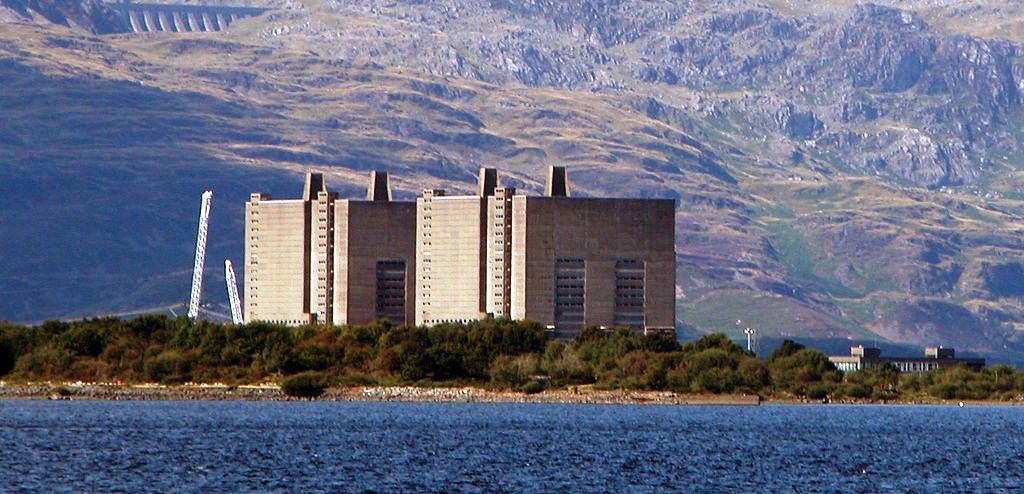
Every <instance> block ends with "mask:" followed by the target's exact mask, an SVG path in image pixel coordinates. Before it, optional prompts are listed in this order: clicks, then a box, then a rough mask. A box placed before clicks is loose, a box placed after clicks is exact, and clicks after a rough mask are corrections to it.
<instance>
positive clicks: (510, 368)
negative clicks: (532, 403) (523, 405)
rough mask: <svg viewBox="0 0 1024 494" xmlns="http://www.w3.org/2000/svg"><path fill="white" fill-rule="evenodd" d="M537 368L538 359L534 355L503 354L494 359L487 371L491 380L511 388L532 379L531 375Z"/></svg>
mask: <svg viewBox="0 0 1024 494" xmlns="http://www.w3.org/2000/svg"><path fill="white" fill-rule="evenodd" d="M536 370H537V359H536V357H535V356H533V355H520V356H518V357H511V356H508V355H502V356H500V357H498V358H496V359H494V363H493V364H491V367H490V368H489V369H488V371H487V373H488V374H490V376H491V381H493V382H494V383H497V384H501V385H505V386H508V387H511V388H515V387H518V386H522V385H523V384H525V383H526V382H527V381H529V380H530V375H531V374H533V373H534V372H535V371H536Z"/></svg>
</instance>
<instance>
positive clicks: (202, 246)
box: [188, 190, 213, 319]
mask: <svg viewBox="0 0 1024 494" xmlns="http://www.w3.org/2000/svg"><path fill="white" fill-rule="evenodd" d="M211 197H213V191H212V190H207V191H205V192H203V202H202V205H201V206H200V209H199V233H198V235H197V236H196V262H195V265H194V266H192V294H191V295H190V296H189V299H188V317H189V318H191V319H195V318H196V317H198V316H199V299H200V297H202V293H203V264H204V263H205V262H206V232H207V230H208V228H209V226H210V198H211Z"/></svg>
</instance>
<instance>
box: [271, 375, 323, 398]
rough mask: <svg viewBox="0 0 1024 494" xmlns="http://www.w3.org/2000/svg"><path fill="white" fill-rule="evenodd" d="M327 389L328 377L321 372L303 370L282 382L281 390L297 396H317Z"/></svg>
mask: <svg viewBox="0 0 1024 494" xmlns="http://www.w3.org/2000/svg"><path fill="white" fill-rule="evenodd" d="M325 390H327V377H326V376H325V375H324V374H323V373H320V372H303V373H302V374H295V375H294V376H289V377H286V378H285V379H284V381H282V382H281V391H283V392H284V394H286V395H288V396H293V397H296V398H316V397H318V396H320V395H322V394H324V391H325Z"/></svg>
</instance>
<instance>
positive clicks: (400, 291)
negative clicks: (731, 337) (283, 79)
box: [245, 167, 676, 337]
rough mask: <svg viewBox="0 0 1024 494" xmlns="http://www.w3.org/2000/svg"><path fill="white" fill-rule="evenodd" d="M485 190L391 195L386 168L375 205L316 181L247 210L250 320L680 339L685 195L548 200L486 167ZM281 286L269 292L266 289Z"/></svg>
mask: <svg viewBox="0 0 1024 494" xmlns="http://www.w3.org/2000/svg"><path fill="white" fill-rule="evenodd" d="M479 180H480V181H479V184H478V188H477V194H476V195H463V196H450V195H447V194H445V193H444V191H441V190H433V189H431V190H425V191H424V192H423V195H422V196H421V197H419V198H418V199H417V200H416V202H415V203H413V202H398V201H392V200H390V199H391V197H392V196H391V191H390V179H389V177H388V176H387V174H386V173H379V172H375V173H373V174H372V175H371V177H370V181H369V187H368V190H367V195H366V197H367V200H350V199H345V200H341V199H337V198H336V197H335V196H334V194H333V193H331V192H329V191H328V190H327V186H326V183H324V181H323V177H322V176H320V175H318V174H309V175H307V180H306V187H305V192H304V195H303V198H302V199H294V200H284V201H278V200H271V199H270V198H269V197H266V196H263V195H261V194H253V196H252V199H251V200H250V202H249V203H248V204H247V205H246V228H247V230H246V259H247V260H249V261H251V263H247V264H246V276H245V280H246V291H245V307H246V318H247V320H250V321H251V320H268V321H275V322H284V323H287V324H305V323H321V324H365V323H368V322H371V321H373V320H375V319H378V318H381V317H386V318H388V319H390V320H391V321H392V322H394V323H397V324H417V325H433V324H439V323H445V322H468V321H472V320H476V319H480V318H483V317H488V316H493V317H510V318H513V319H530V320H534V321H537V322H539V323H541V324H543V325H545V326H547V327H548V328H549V329H550V330H551V331H552V332H553V333H554V334H555V335H556V336H559V337H571V336H573V335H575V334H577V333H578V332H579V331H581V330H582V329H583V328H584V327H587V326H601V327H608V328H611V327H628V328H631V329H634V330H636V331H642V332H652V331H654V332H665V333H669V334H674V326H675V270H676V263H675V202H674V201H672V200H652V199H605V198H579V197H571V196H570V191H569V181H568V177H567V175H566V173H565V170H564V169H563V168H557V167H554V168H552V170H551V172H550V173H549V181H550V182H552V183H553V184H549V185H548V187H547V190H548V191H550V193H551V194H552V195H551V196H541V197H528V196H525V195H521V194H518V193H517V192H516V190H515V189H513V188H505V187H501V186H500V185H499V183H498V176H497V172H496V171H495V170H492V169H484V170H481V173H480V177H479ZM268 292H270V293H268Z"/></svg>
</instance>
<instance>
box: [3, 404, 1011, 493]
mask: <svg viewBox="0 0 1024 494" xmlns="http://www.w3.org/2000/svg"><path fill="white" fill-rule="evenodd" d="M1022 431H1024V408H1011V407H964V408H956V407H937V406H845V407H844V406H761V407H700V406H683V407H673V406H631V405H621V406H619V405H514V404H411V403H326V402H314V403H309V402H304V403H274V402H88V401H72V402H47V401H0V492H112V491H123V492H143V491H145V492H204V493H205V492H253V491H256V492H362V491H378V492H423V491H428V492H441V491H443V492H480V491H484V492H494V491H508V492H524V491H533V492H552V491H564V492H569V491H571V492H581V491H588V492H654V491H679V492H1021V491H1022V490H1024V441H1022Z"/></svg>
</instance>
